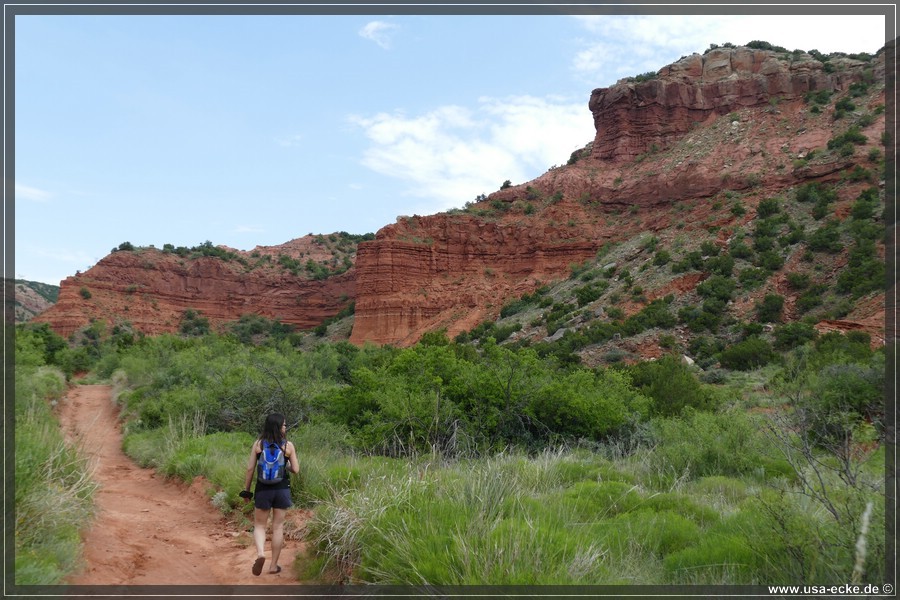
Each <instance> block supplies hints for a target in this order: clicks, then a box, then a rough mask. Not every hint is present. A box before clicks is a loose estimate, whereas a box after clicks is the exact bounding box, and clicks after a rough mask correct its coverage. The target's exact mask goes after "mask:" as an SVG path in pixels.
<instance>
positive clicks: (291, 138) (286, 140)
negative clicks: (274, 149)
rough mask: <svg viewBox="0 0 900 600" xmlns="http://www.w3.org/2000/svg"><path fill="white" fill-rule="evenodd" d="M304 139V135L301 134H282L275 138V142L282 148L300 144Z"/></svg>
mask: <svg viewBox="0 0 900 600" xmlns="http://www.w3.org/2000/svg"><path fill="white" fill-rule="evenodd" d="M302 141H303V136H302V135H300V134H294V135H288V136H282V137H280V138H276V139H275V143H277V144H278V145H279V146H281V147H282V148H293V147H296V146H299V145H300V144H301V142H302Z"/></svg>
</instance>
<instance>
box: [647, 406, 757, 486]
mask: <svg viewBox="0 0 900 600" xmlns="http://www.w3.org/2000/svg"><path fill="white" fill-rule="evenodd" d="M653 437H654V440H655V441H656V447H655V450H654V452H653V455H652V462H653V464H654V465H656V466H657V467H658V468H659V469H660V470H661V471H663V472H668V473H670V474H671V476H673V477H680V476H682V475H684V474H688V477H689V478H690V479H696V478H699V477H708V476H712V475H726V476H741V475H749V474H752V473H754V472H756V471H757V470H758V469H759V468H760V467H761V466H763V467H764V465H765V464H767V461H766V459H765V457H764V453H763V449H764V447H765V440H764V438H763V437H762V435H761V434H760V433H759V427H758V425H757V424H756V423H754V421H753V419H752V418H751V417H750V416H748V415H747V414H746V413H745V412H743V411H740V410H732V411H728V412H724V413H708V412H692V411H689V412H687V413H686V414H685V415H684V416H682V417H680V418H668V419H656V420H654V421H653Z"/></svg>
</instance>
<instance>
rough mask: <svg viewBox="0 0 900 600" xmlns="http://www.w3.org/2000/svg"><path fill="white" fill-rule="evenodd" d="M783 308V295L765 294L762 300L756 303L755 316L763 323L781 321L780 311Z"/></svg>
mask: <svg viewBox="0 0 900 600" xmlns="http://www.w3.org/2000/svg"><path fill="white" fill-rule="evenodd" d="M783 308H784V297H783V296H779V295H778V294H766V296H765V297H764V298H763V299H762V302H758V303H757V304H756V318H757V319H759V320H760V321H761V322H763V323H777V322H780V321H781V311H782V309H783Z"/></svg>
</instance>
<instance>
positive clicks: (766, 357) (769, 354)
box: [719, 337, 775, 371]
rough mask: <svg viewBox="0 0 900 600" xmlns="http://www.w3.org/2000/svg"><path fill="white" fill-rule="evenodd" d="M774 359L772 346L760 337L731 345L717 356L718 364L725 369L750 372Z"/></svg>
mask: <svg viewBox="0 0 900 600" xmlns="http://www.w3.org/2000/svg"><path fill="white" fill-rule="evenodd" d="M774 358H775V352H774V351H773V350H772V346H771V345H770V344H769V343H768V342H767V341H765V340H764V339H762V338H760V337H750V338H747V339H746V340H743V341H741V342H738V343H736V344H733V345H732V346H729V347H728V348H726V349H725V350H723V351H722V353H721V354H719V362H720V363H721V365H722V366H723V367H725V368H726V369H732V370H738V371H751V370H753V369H756V368H758V367H761V366H763V365H766V364H768V363H769V362H771V361H772V360H773V359H774Z"/></svg>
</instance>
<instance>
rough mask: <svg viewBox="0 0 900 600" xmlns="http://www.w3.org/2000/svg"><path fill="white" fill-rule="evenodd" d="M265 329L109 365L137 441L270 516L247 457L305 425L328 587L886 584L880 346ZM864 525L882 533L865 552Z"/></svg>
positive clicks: (54, 341) (296, 435)
mask: <svg viewBox="0 0 900 600" xmlns="http://www.w3.org/2000/svg"><path fill="white" fill-rule="evenodd" d="M246 325H247V323H244V324H240V323H237V324H236V326H235V330H234V333H230V334H225V335H215V334H206V335H200V336H160V337H156V338H140V337H132V338H124V337H123V336H121V335H120V336H119V337H118V338H115V339H114V338H113V336H111V335H108V336H106V337H105V338H103V339H101V341H100V343H99V351H98V353H97V355H96V356H93V357H92V358H91V363H90V365H89V366H90V368H91V369H92V373H93V377H95V378H99V379H107V380H109V379H112V380H115V381H117V382H118V387H117V389H120V390H121V392H120V393H119V395H118V401H119V403H120V404H121V405H122V408H123V419H124V427H125V431H126V436H125V449H126V451H127V452H128V453H129V454H131V455H132V456H133V457H134V458H135V459H136V460H138V461H139V462H140V463H141V464H144V465H146V466H152V467H155V468H157V469H159V470H160V471H162V472H163V473H165V474H167V475H170V476H173V477H179V478H182V479H184V480H185V481H191V480H192V479H193V478H194V477H195V476H197V475H204V476H205V477H207V478H208V479H209V480H210V481H211V482H212V483H213V484H214V485H215V486H216V488H217V490H218V491H217V492H216V493H215V494H214V496H213V497H212V498H211V501H212V502H213V504H215V505H216V506H218V507H219V508H221V509H222V510H224V511H226V512H229V513H231V514H232V516H233V517H234V518H247V516H246V515H245V514H244V513H243V512H242V511H246V510H249V509H247V508H246V507H245V506H244V505H243V503H242V502H240V501H239V499H238V496H237V492H238V491H239V490H240V487H241V486H242V483H243V477H242V469H243V461H244V460H245V453H246V446H247V445H248V444H249V442H250V441H251V440H252V436H253V435H255V434H256V432H257V429H258V427H259V423H260V422H261V420H262V418H263V416H264V415H265V414H267V413H268V412H270V411H280V412H283V413H284V414H285V415H287V419H288V423H289V425H290V432H289V436H290V438H291V439H293V440H294V441H295V442H296V443H297V445H298V448H299V449H300V453H301V456H302V457H303V459H302V461H301V462H302V471H301V476H300V477H299V478H296V479H294V480H293V482H292V486H293V487H292V494H293V495H294V498H295V501H296V502H297V503H298V504H300V505H302V506H306V507H311V508H313V509H314V517H313V521H312V523H311V526H310V530H309V538H308V540H309V542H310V551H309V553H308V554H307V555H305V556H304V557H302V558H301V559H300V564H298V565H297V567H298V568H299V569H300V570H301V572H302V575H303V577H304V578H306V579H313V580H321V581H334V580H343V581H355V582H373V583H396V584H414V585H420V584H433V585H441V584H472V583H486V584H518V583H523V584H562V583H565V584H616V585H626V584H636V583H670V584H671V583H675V584H678V583H706V584H728V583H766V582H773V581H784V580H791V581H811V582H812V581H821V580H838V579H840V580H844V579H848V578H850V579H853V578H855V579H856V580H858V579H859V577H860V576H861V574H863V573H864V574H865V577H866V581H871V580H880V579H881V578H882V577H883V575H884V559H885V557H884V542H883V539H882V538H881V537H880V536H878V535H875V534H874V532H877V531H880V529H881V528H882V527H883V522H884V521H883V520H884V511H885V506H884V487H883V479H882V477H883V473H882V470H881V469H882V467H881V466H880V465H882V464H883V462H882V461H883V451H882V450H881V449H880V442H881V440H882V438H883V435H884V431H883V423H884V413H883V404H882V398H881V389H882V386H883V383H884V353H883V351H880V350H879V351H873V350H871V349H870V345H869V339H868V338H867V337H866V336H864V335H859V334H853V335H848V336H842V335H840V334H829V335H825V336H819V337H818V338H816V339H815V340H814V341H807V342H805V343H804V344H802V345H798V346H797V347H795V348H794V349H792V350H790V351H788V352H785V353H781V354H778V355H777V358H778V360H777V364H774V363H773V364H770V365H768V366H766V367H762V368H758V369H755V370H753V371H750V372H749V374H748V375H745V374H743V373H741V372H740V371H731V370H728V369H722V373H723V375H722V377H721V379H720V382H719V383H717V384H709V383H704V382H703V381H701V379H700V378H698V372H697V371H696V370H694V369H693V368H691V367H689V366H687V365H686V364H684V363H683V362H682V361H681V360H680V359H679V358H678V357H677V356H674V355H672V356H666V357H664V358H663V359H661V360H658V361H655V362H645V363H638V364H636V365H634V366H625V365H623V364H616V365H615V366H613V367H597V368H586V367H583V366H580V365H577V364H572V363H567V362H565V361H559V360H557V359H556V358H555V357H554V356H552V355H546V356H541V355H540V354H539V353H538V352H537V351H535V350H534V349H532V348H522V347H515V346H503V345H499V344H497V343H496V342H495V341H494V340H493V339H492V338H490V337H488V338H481V339H480V340H479V343H478V344H471V343H458V342H454V341H451V340H449V339H447V338H446V336H444V335H442V334H440V333H435V334H429V335H427V336H426V337H425V338H424V339H423V340H422V341H421V342H420V343H419V344H417V345H416V346H413V347H411V348H406V349H402V350H401V349H396V348H391V347H380V348H379V347H374V346H365V347H362V348H357V347H355V346H351V345H349V344H347V343H346V342H340V343H324V342H323V343H320V344H318V345H317V346H315V347H314V348H312V349H310V350H307V351H302V352H300V351H297V350H296V349H295V347H294V346H292V345H291V344H290V342H289V341H288V340H287V339H284V338H278V337H277V336H271V337H268V338H266V339H253V336H252V335H250V336H247V335H245V334H246V331H245V330H244V329H243V328H242V327H246ZM242 340H243V341H242ZM17 343H19V344H21V345H25V344H28V345H29V347H30V348H31V350H29V351H28V352H24V353H23V357H31V358H30V359H29V360H30V362H31V363H33V364H34V365H37V364H41V365H46V364H50V365H53V364H56V363H57V361H59V360H61V359H63V358H64V357H65V356H66V353H67V352H70V351H71V349H69V348H68V347H67V345H66V344H65V343H64V342H63V341H62V340H61V339H59V338H58V337H55V336H54V335H53V334H52V333H49V332H48V331H47V330H46V329H43V328H39V327H34V326H25V327H21V328H20V329H19V330H18V332H17ZM24 367H25V366H24V365H23V372H25V371H24ZM35 368H37V367H35ZM42 368H46V367H42ZM57 381H58V382H59V383H58V384H57V385H61V382H62V378H61V376H60V377H59V379H57ZM42 402H46V400H42ZM45 406H46V405H45ZM761 407H765V409H766V410H764V411H763V410H757V409H758V408H761ZM17 443H23V444H24V443H25V442H24V441H20V440H19V438H18V437H17ZM73 495H74V496H75V497H78V494H73ZM864 522H865V523H866V526H867V527H868V528H869V531H870V532H873V533H871V534H869V535H867V536H866V537H865V550H864V551H860V550H859V547H860V546H858V542H859V538H860V534H859V532H860V531H861V529H862V528H863V523H864ZM26 555H27V554H25V553H23V556H26ZM825 559H827V560H825ZM857 565H859V568H857ZM22 568H23V569H24V568H25V566H23V567H22Z"/></svg>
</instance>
